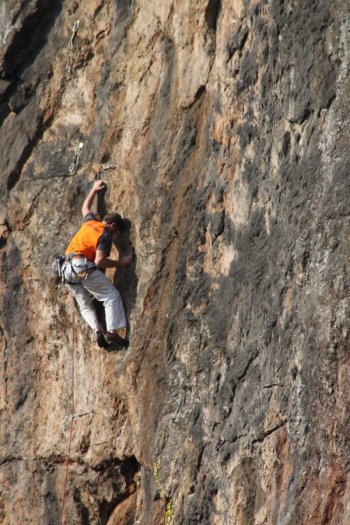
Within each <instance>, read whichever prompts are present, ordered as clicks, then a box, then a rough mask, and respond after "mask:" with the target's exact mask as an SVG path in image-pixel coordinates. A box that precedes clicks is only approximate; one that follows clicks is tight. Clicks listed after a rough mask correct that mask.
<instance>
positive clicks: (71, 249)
mask: <svg viewBox="0 0 350 525" xmlns="http://www.w3.org/2000/svg"><path fill="white" fill-rule="evenodd" d="M104 229H105V225H104V223H103V222H101V221H97V220H88V221H87V222H84V223H83V224H82V225H81V227H80V228H79V230H78V231H77V233H76V234H75V235H74V237H73V238H72V240H71V241H70V243H69V244H68V247H67V249H66V252H65V254H66V255H68V254H72V253H74V254H79V255H84V256H85V257H86V258H87V259H89V261H92V262H94V260H95V257H96V250H97V245H98V244H99V240H100V237H101V235H102V234H103V233H104ZM107 255H109V254H107Z"/></svg>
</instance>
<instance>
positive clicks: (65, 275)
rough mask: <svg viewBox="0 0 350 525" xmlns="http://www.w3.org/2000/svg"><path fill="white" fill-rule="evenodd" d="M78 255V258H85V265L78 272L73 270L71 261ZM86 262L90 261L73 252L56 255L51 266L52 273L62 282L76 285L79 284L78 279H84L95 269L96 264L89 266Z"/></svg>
mask: <svg viewBox="0 0 350 525" xmlns="http://www.w3.org/2000/svg"><path fill="white" fill-rule="evenodd" d="M78 257H79V258H80V259H85V267H84V268H83V269H82V270H81V271H79V272H77V271H76V270H75V268H74V266H73V263H72V261H73V259H75V258H78ZM88 262H90V261H88V259H87V258H86V257H83V256H82V257H80V256H77V255H75V254H74V253H72V254H69V255H66V256H62V255H56V256H55V258H54V260H53V263H52V265H51V267H52V271H53V272H54V274H55V275H56V276H57V278H58V279H59V280H60V281H61V282H62V283H63V284H71V285H73V286H76V285H79V284H80V281H82V280H83V279H86V278H87V277H88V275H90V273H92V272H94V271H95V270H97V266H89V265H88ZM72 279H74V280H72Z"/></svg>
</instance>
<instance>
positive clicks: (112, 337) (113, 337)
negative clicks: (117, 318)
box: [105, 332, 129, 348]
mask: <svg viewBox="0 0 350 525" xmlns="http://www.w3.org/2000/svg"><path fill="white" fill-rule="evenodd" d="M105 339H106V341H107V343H108V344H109V345H113V346H114V345H115V346H117V347H121V348H127V347H128V346H129V341H128V340H127V339H124V337H121V336H120V335H119V334H118V333H117V332H107V333H106V335H105Z"/></svg>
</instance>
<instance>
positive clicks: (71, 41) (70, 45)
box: [68, 20, 80, 49]
mask: <svg viewBox="0 0 350 525" xmlns="http://www.w3.org/2000/svg"><path fill="white" fill-rule="evenodd" d="M79 24H80V20H76V21H75V22H74V24H73V27H72V36H71V37H70V41H69V43H68V49H73V42H74V39H75V35H76V34H77V31H78V28H79Z"/></svg>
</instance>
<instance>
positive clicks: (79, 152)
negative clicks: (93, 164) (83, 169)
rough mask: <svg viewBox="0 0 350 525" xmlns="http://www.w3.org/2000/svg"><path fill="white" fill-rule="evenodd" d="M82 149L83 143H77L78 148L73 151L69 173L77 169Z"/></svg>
mask: <svg viewBox="0 0 350 525" xmlns="http://www.w3.org/2000/svg"><path fill="white" fill-rule="evenodd" d="M83 147H84V143H83V142H79V144H78V146H77V147H76V149H75V157H74V160H73V162H72V163H71V165H70V166H69V169H68V171H69V173H73V172H74V170H75V168H76V167H77V164H78V160H79V157H80V154H81V150H82V149H83Z"/></svg>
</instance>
